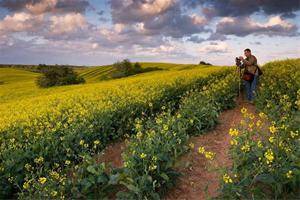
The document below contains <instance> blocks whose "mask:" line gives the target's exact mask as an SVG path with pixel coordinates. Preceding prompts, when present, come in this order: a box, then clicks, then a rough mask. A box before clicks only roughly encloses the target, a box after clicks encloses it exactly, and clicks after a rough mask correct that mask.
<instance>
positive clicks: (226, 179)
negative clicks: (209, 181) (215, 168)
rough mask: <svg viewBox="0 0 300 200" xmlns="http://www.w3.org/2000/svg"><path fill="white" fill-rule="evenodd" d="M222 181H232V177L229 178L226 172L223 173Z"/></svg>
mask: <svg viewBox="0 0 300 200" xmlns="http://www.w3.org/2000/svg"><path fill="white" fill-rule="evenodd" d="M223 181H224V182H225V183H232V182H233V181H232V179H231V178H230V176H229V175H228V174H224V175H223Z"/></svg>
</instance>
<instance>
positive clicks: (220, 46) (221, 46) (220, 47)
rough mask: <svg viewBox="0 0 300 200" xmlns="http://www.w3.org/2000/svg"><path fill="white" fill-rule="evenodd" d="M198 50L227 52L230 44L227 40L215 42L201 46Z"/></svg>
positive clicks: (201, 51)
mask: <svg viewBox="0 0 300 200" xmlns="http://www.w3.org/2000/svg"><path fill="white" fill-rule="evenodd" d="M198 50H199V52H200V53H226V52H228V51H229V46H228V44H227V43H226V42H215V43H210V44H207V45H204V46H201V47H200V48H199V49H198Z"/></svg>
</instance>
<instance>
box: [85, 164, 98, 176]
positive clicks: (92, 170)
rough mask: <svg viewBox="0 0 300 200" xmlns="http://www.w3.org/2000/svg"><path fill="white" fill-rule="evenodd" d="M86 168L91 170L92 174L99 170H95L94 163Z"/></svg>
mask: <svg viewBox="0 0 300 200" xmlns="http://www.w3.org/2000/svg"><path fill="white" fill-rule="evenodd" d="M86 170H87V171H88V172H90V173H91V174H97V171H96V170H95V168H94V167H93V166H92V165H90V166H88V167H87V168H86Z"/></svg>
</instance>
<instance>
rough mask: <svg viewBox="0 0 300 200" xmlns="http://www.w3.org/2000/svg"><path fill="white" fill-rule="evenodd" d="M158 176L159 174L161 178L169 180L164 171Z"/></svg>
mask: <svg viewBox="0 0 300 200" xmlns="http://www.w3.org/2000/svg"><path fill="white" fill-rule="evenodd" d="M160 176H161V177H162V178H163V179H165V180H166V181H169V180H170V179H169V177H168V175H167V174H166V173H161V174H160Z"/></svg>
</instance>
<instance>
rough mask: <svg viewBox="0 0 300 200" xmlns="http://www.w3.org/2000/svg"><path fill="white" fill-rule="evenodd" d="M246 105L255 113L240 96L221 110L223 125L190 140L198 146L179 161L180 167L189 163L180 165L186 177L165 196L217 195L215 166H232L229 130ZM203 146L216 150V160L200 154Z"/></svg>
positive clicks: (178, 197) (198, 198)
mask: <svg viewBox="0 0 300 200" xmlns="http://www.w3.org/2000/svg"><path fill="white" fill-rule="evenodd" d="M242 107H245V108H247V109H248V111H249V112H251V113H254V112H255V107H254V106H253V105H251V104H248V103H244V102H242V100H240V99H239V100H238V101H237V106H236V107H235V108H234V109H232V110H227V111H224V112H222V113H221V115H220V117H219V124H218V125H217V126H216V127H215V128H214V129H213V130H212V131H210V132H207V133H205V134H204V135H201V136H197V137H192V138H191V139H190V142H192V143H194V145H195V148H194V150H192V151H191V152H190V153H189V154H187V155H184V156H183V157H182V158H181V159H180V161H179V166H180V165H181V166H184V165H187V164H188V167H178V168H177V170H178V171H180V172H181V173H183V176H181V177H180V179H179V181H178V182H177V185H176V186H175V187H174V188H173V189H171V190H170V191H169V192H168V194H167V195H166V197H165V199H168V200H173V199H180V200H184V199H188V200H193V199H197V200H201V199H206V198H207V197H214V196H216V195H217V190H218V187H219V180H220V178H219V175H218V174H217V172H216V171H214V170H212V169H213V168H215V167H217V166H230V165H231V161H230V158H229V155H228V150H229V147H230V144H229V141H230V135H229V134H228V131H229V129H230V128H232V127H233V126H234V125H235V124H237V123H239V122H240V120H241V119H242V114H241V112H240V110H241V108H242ZM199 146H204V147H205V149H206V150H208V151H212V152H214V153H216V157H215V159H214V160H213V161H212V162H209V161H208V160H207V159H205V158H204V156H203V155H200V154H199V153H198V147H199Z"/></svg>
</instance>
